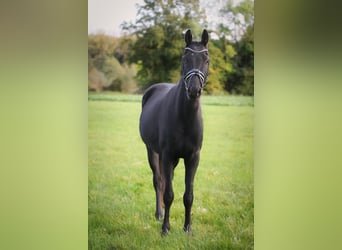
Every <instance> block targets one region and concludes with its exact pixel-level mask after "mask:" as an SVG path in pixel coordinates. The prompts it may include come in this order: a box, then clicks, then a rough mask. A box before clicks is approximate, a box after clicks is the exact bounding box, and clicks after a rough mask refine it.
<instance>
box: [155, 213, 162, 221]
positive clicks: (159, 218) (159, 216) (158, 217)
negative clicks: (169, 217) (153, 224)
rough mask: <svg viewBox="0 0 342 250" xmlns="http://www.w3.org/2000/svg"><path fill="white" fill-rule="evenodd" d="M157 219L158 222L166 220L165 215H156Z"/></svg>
mask: <svg viewBox="0 0 342 250" xmlns="http://www.w3.org/2000/svg"><path fill="white" fill-rule="evenodd" d="M155 217H156V220H162V219H164V216H163V214H156V215H155Z"/></svg>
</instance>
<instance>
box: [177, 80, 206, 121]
mask: <svg viewBox="0 0 342 250" xmlns="http://www.w3.org/2000/svg"><path fill="white" fill-rule="evenodd" d="M177 88H178V95H179V98H178V103H177V109H178V111H179V112H178V113H179V114H180V115H181V116H182V118H184V120H185V121H189V122H197V120H195V119H201V103H200V97H199V98H196V99H195V100H189V99H188V98H187V95H186V90H185V87H184V82H183V80H180V81H179V83H178V86H177Z"/></svg>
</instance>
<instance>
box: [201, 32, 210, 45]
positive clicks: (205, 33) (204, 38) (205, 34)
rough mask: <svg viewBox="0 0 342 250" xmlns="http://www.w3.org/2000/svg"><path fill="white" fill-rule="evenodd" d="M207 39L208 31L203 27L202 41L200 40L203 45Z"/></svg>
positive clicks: (206, 42)
mask: <svg viewBox="0 0 342 250" xmlns="http://www.w3.org/2000/svg"><path fill="white" fill-rule="evenodd" d="M208 41H209V35H208V31H207V30H206V29H204V30H203V33H202V41H201V42H202V44H203V45H204V46H207V44H208Z"/></svg>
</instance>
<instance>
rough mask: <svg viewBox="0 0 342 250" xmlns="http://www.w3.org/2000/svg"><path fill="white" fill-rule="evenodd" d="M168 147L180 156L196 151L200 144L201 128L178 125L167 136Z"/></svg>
mask: <svg viewBox="0 0 342 250" xmlns="http://www.w3.org/2000/svg"><path fill="white" fill-rule="evenodd" d="M168 140H169V147H170V149H171V150H172V151H174V152H175V153H176V154H177V155H179V156H180V157H183V156H184V155H185V154H189V153H193V152H197V151H198V150H199V149H200V148H201V145H202V130H201V129H200V128H191V129H187V128H184V127H179V128H178V129H176V130H174V133H173V134H172V135H170V137H169V138H168Z"/></svg>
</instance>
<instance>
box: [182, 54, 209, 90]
mask: <svg viewBox="0 0 342 250" xmlns="http://www.w3.org/2000/svg"><path fill="white" fill-rule="evenodd" d="M185 50H190V51H191V52H193V53H203V52H208V49H202V50H193V49H191V48H189V47H186V48H185ZM193 76H198V78H199V79H200V83H201V90H202V89H203V88H204V85H205V81H206V78H207V76H208V72H207V73H206V74H205V73H203V72H202V71H201V70H199V69H191V70H189V71H188V72H187V73H186V74H185V76H184V77H183V79H184V85H185V89H186V92H188V89H189V86H188V85H189V82H190V81H191V79H192V77H193Z"/></svg>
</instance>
